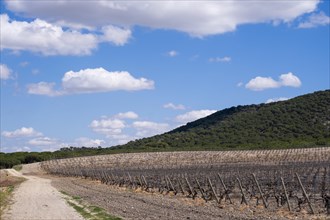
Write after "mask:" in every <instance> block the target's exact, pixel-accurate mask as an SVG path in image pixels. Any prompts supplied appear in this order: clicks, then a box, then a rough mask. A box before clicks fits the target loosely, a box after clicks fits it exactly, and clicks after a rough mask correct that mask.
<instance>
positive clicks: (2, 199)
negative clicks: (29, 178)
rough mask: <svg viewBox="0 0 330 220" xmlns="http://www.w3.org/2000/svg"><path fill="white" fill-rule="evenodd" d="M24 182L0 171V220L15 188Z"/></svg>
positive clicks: (22, 179) (4, 171)
mask: <svg viewBox="0 0 330 220" xmlns="http://www.w3.org/2000/svg"><path fill="white" fill-rule="evenodd" d="M24 180H25V179H24V178H21V177H14V176H11V175H9V174H8V172H7V171H6V170H0V219H2V218H1V216H2V215H3V211H4V210H5V208H6V207H7V206H8V204H9V203H10V198H11V195H12V192H13V191H14V189H15V187H17V186H18V185H19V184H20V183H22V182H23V181H24Z"/></svg>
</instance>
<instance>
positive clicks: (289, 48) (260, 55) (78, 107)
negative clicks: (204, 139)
mask: <svg viewBox="0 0 330 220" xmlns="http://www.w3.org/2000/svg"><path fill="white" fill-rule="evenodd" d="M329 7H330V6H329V1H319V0H306V1H291V0H290V1H285V0H279V1H235V0H228V1H133V2H130V1H110V0H107V1H98V0H95V1H70V0H61V1H56V0H54V1H37V0H35V1H32V0H29V1H27V0H16V1H9V0H4V1H2V2H1V62H0V64H1V66H0V67H1V151H2V152H16V151H46V150H56V149H59V148H61V147H67V146H87V147H93V146H94V147H96V146H99V145H101V146H103V147H108V146H113V145H117V144H123V143H126V142H127V141H130V140H134V139H139V138H142V137H147V136H151V135H155V134H159V133H163V132H166V131H169V130H171V129H173V128H176V127H177V126H180V125H184V124H186V123H187V122H189V121H193V120H196V119H198V118H201V117H205V116H207V115H209V114H211V113H213V112H215V111H217V110H221V109H224V108H228V107H231V106H236V105H245V104H258V103H265V102H271V101H278V100H286V99H290V98H293V97H296V96H298V95H303V94H306V93H310V92H314V91H318V90H325V89H329V84H330V79H329V77H330V76H329V74H330V73H329V72H330V68H329V60H330V57H329V48H330V45H329V23H330V19H329Z"/></svg>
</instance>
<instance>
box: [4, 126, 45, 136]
mask: <svg viewBox="0 0 330 220" xmlns="http://www.w3.org/2000/svg"><path fill="white" fill-rule="evenodd" d="M2 136H4V137H7V138H20V137H37V136H42V133H41V132H38V131H36V130H34V128H32V127H28V128H27V127H22V128H19V129H16V130H15V131H3V132H2Z"/></svg>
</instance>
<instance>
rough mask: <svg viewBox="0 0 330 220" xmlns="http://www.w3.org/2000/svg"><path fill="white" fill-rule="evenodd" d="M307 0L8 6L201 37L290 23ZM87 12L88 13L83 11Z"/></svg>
mask: <svg viewBox="0 0 330 220" xmlns="http://www.w3.org/2000/svg"><path fill="white" fill-rule="evenodd" d="M319 2H320V0H309V1H263V2H260V1H234V0H230V1H207V0H206V1H70V0H61V1H60V2H59V1H47V2H45V1H10V0H6V7H7V9H9V10H11V11H13V12H16V13H17V14H23V15H25V16H28V17H32V18H35V17H38V18H41V19H44V20H46V21H49V22H59V21H61V22H62V24H66V25H70V24H71V25H72V24H75V26H77V27H79V26H83V27H86V26H87V27H102V26H107V25H116V26H120V27H132V26H134V25H138V26H145V27H150V28H156V29H171V30H177V31H181V32H185V33H189V34H190V35H192V36H197V37H203V36H207V35H214V34H221V33H225V32H230V31H234V30H235V29H236V28H237V26H239V25H243V24H256V23H274V22H275V21H276V22H278V23H279V22H290V21H292V20H294V19H295V18H297V17H299V16H301V15H303V14H305V13H311V12H313V11H314V10H315V9H316V8H317V5H318V3H319ZM73 11H74V12H77V11H78V12H84V13H83V14H88V15H89V16H82V13H72V12H73Z"/></svg>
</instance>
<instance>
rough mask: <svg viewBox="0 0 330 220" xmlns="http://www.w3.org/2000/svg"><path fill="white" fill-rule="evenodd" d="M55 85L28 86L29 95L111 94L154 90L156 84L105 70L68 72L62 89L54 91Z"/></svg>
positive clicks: (37, 84)
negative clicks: (120, 91)
mask: <svg viewBox="0 0 330 220" xmlns="http://www.w3.org/2000/svg"><path fill="white" fill-rule="evenodd" d="M54 86H55V83H47V82H39V83H36V84H30V85H28V86H27V89H28V93H30V94H35V95H47V96H60V95H69V94H81V93H96V92H111V91H117V90H125V91H138V90H144V89H153V88H154V82H153V81H152V80H148V79H145V78H139V79H137V78H134V77H133V76H132V75H131V74H130V73H129V72H125V71H121V72H109V71H107V70H105V69H103V68H96V69H84V70H80V71H78V72H74V71H69V72H66V73H65V74H64V76H63V78H62V88H61V89H60V90H55V89H54Z"/></svg>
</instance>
